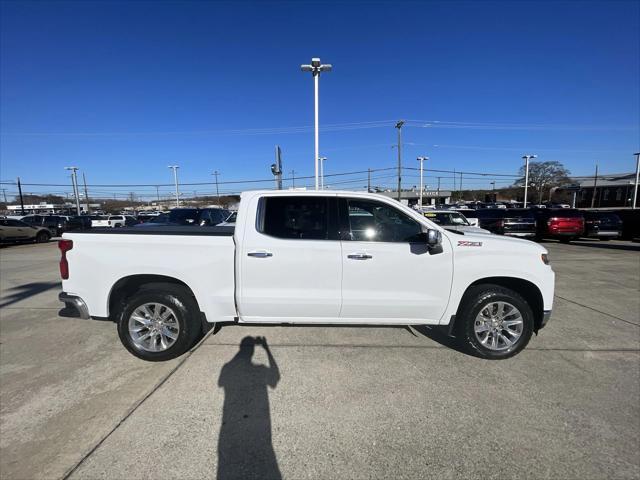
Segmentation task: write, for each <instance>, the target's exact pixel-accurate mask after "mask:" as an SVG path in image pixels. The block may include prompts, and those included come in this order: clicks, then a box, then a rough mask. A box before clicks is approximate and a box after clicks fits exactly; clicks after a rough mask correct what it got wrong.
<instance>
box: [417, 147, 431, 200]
mask: <svg viewBox="0 0 640 480" xmlns="http://www.w3.org/2000/svg"><path fill="white" fill-rule="evenodd" d="M417 160H418V161H419V162H420V208H422V193H423V191H424V181H423V177H422V174H423V172H424V169H423V162H425V161H426V160H429V157H418V158H417Z"/></svg>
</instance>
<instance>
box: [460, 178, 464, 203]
mask: <svg viewBox="0 0 640 480" xmlns="http://www.w3.org/2000/svg"><path fill="white" fill-rule="evenodd" d="M460 200H464V199H463V196H462V172H460Z"/></svg>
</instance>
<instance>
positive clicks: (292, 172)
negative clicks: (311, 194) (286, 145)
mask: <svg viewBox="0 0 640 480" xmlns="http://www.w3.org/2000/svg"><path fill="white" fill-rule="evenodd" d="M290 173H291V188H296V171H295V170H291V172H290Z"/></svg>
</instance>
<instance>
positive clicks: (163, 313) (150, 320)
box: [118, 283, 201, 362]
mask: <svg viewBox="0 0 640 480" xmlns="http://www.w3.org/2000/svg"><path fill="white" fill-rule="evenodd" d="M198 312H199V308H198V305H197V303H196V302H195V300H194V298H193V297H192V296H191V295H190V292H189V291H188V290H187V289H186V288H184V287H181V286H180V285H173V284H160V283H158V284H150V285H144V286H142V287H141V288H140V289H139V290H138V291H137V292H136V293H135V294H133V295H132V296H131V297H129V298H128V299H127V300H126V302H125V304H124V306H123V308H122V310H121V312H120V315H119V317H118V335H119V336H120V341H121V342H122V344H123V345H124V346H125V348H126V349H127V350H129V352H131V353H132V354H133V355H135V356H136V357H138V358H141V359H142V360H147V361H151V362H159V361H164V360H170V359H172V358H176V357H179V356H180V355H182V354H183V353H185V352H186V351H187V350H189V349H190V348H191V347H192V346H193V345H194V344H195V343H196V340H197V338H198V335H199V333H200V332H201V325H200V321H199V320H198Z"/></svg>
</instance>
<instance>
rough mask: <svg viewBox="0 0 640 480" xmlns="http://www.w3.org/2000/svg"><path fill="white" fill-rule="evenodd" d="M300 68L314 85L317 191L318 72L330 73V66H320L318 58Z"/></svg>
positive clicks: (318, 140) (318, 135)
mask: <svg viewBox="0 0 640 480" xmlns="http://www.w3.org/2000/svg"><path fill="white" fill-rule="evenodd" d="M300 68H301V69H302V71H303V72H311V74H312V75H313V85H314V96H313V98H314V107H315V109H314V111H315V122H314V123H315V155H314V165H315V175H316V190H318V160H319V156H320V134H319V124H318V118H319V113H318V108H319V107H318V80H319V79H320V72H330V71H331V68H332V66H331V64H328V63H327V64H324V65H323V64H322V63H321V62H320V59H319V58H312V59H311V65H300Z"/></svg>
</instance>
